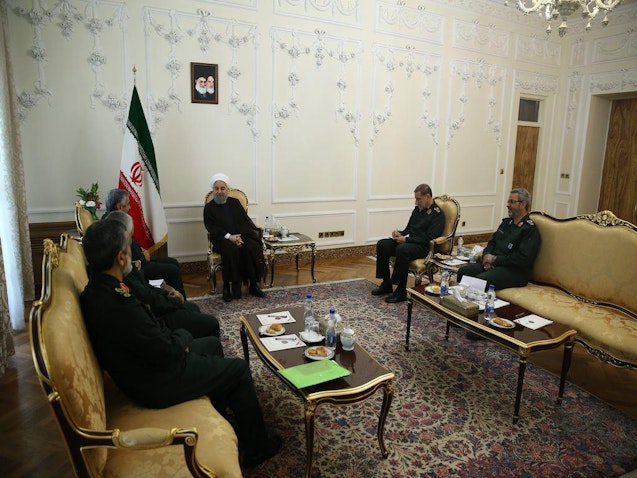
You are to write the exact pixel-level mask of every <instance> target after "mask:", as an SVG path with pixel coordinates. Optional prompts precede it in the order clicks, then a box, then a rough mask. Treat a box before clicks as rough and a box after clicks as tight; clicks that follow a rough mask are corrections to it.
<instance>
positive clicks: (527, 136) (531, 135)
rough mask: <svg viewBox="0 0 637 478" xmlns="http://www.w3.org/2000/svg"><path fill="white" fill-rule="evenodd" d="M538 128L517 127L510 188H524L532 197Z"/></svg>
mask: <svg viewBox="0 0 637 478" xmlns="http://www.w3.org/2000/svg"><path fill="white" fill-rule="evenodd" d="M539 136H540V128H539V127H538V126H518V132H517V139H516V142H515V160H514V162H513V183H512V188H525V189H526V190H527V191H529V192H530V193H531V198H532V197H533V180H534V178H535V162H536V160H537V143H538V138H539Z"/></svg>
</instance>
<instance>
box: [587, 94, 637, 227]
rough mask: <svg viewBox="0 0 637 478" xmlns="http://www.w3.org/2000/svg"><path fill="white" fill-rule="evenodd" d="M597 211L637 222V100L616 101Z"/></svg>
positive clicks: (609, 130)
mask: <svg viewBox="0 0 637 478" xmlns="http://www.w3.org/2000/svg"><path fill="white" fill-rule="evenodd" d="M597 209H598V211H603V210H605V209H608V210H610V211H612V212H613V213H614V214H615V215H616V216H617V217H619V218H621V219H624V220H626V221H630V222H633V223H634V222H635V221H637V218H636V217H635V214H637V99H629V100H614V101H613V104H612V106H611V114H610V120H609V125H608V138H607V140H606V154H605V157H604V169H603V171H602V184H601V187H600V191H599V203H598V208H597Z"/></svg>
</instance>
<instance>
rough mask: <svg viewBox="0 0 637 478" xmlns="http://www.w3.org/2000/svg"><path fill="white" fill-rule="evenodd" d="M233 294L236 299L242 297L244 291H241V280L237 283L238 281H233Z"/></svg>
mask: <svg viewBox="0 0 637 478" xmlns="http://www.w3.org/2000/svg"><path fill="white" fill-rule="evenodd" d="M232 296H233V297H234V298H235V299H240V298H241V297H242V293H241V282H239V283H237V282H233V283H232Z"/></svg>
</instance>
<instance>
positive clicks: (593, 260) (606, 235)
mask: <svg viewBox="0 0 637 478" xmlns="http://www.w3.org/2000/svg"><path fill="white" fill-rule="evenodd" d="M600 215H601V216H600V217H602V219H603V213H600ZM531 218H532V219H533V221H534V222H535V223H536V224H537V227H538V229H539V230H540V234H541V236H542V244H541V246H540V251H539V253H538V256H537V258H536V260H535V264H534V266H533V275H532V277H531V280H532V281H533V282H541V283H546V284H551V285H557V286H559V287H561V288H563V289H566V290H568V291H569V292H572V293H574V294H576V295H578V296H580V297H584V298H587V299H590V300H592V301H595V302H605V303H609V304H615V305H617V306H619V307H621V308H624V309H626V310H629V311H632V312H633V313H637V294H635V293H634V289H635V284H637V233H635V231H634V230H633V229H630V228H629V227H626V226H621V225H617V226H616V225H612V224H611V225H600V224H598V223H596V222H594V221H592V220H588V219H584V218H572V219H564V220H558V219H554V218H552V217H550V216H547V215H543V214H542V213H537V212H533V213H531Z"/></svg>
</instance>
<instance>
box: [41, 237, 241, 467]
mask: <svg viewBox="0 0 637 478" xmlns="http://www.w3.org/2000/svg"><path fill="white" fill-rule="evenodd" d="M44 249H45V251H44V259H43V263H42V278H43V285H42V295H41V298H40V300H37V301H35V303H34V305H33V308H32V310H31V315H30V322H29V331H30V339H31V347H32V353H33V361H34V364H35V370H36V372H37V375H38V378H39V380H40V383H41V385H42V388H43V390H44V393H45V395H46V398H47V400H48V402H49V404H50V406H51V408H52V411H53V414H54V417H55V419H56V421H57V423H58V425H59V428H60V431H61V432H62V435H63V437H64V441H65V444H66V447H67V450H68V452H69V457H70V459H71V464H72V466H73V468H74V471H75V473H76V475H77V476H80V477H88V476H99V477H137V476H153V477H171V478H172V477H175V476H191V475H192V476H196V477H232V478H238V477H241V469H240V467H239V461H238V450H237V437H236V435H235V433H234V431H233V429H232V427H231V425H230V424H229V423H228V422H227V421H226V420H225V419H224V418H223V417H222V416H221V415H220V414H219V413H218V412H217V410H215V408H214V407H213V406H212V404H211V403H210V400H209V399H208V398H207V397H201V398H199V399H196V400H191V401H189V402H185V403H181V404H179V405H175V406H173V407H169V408H165V409H158V410H151V409H145V408H142V407H140V406H137V405H135V404H134V403H132V402H130V401H129V400H128V399H127V398H126V397H125V396H124V395H123V394H122V393H121V392H120V391H119V390H118V389H117V388H116V387H115V385H114V384H113V383H112V381H111V380H110V379H109V378H108V376H107V375H105V374H103V372H102V370H101V368H100V366H99V363H98V361H97V358H96V357H95V355H94V353H93V349H92V346H91V343H90V339H89V337H88V334H87V332H86V328H85V326H84V319H83V317H82V312H81V308H80V302H79V295H80V293H81V291H82V290H83V289H84V287H85V286H86V284H87V282H88V278H87V273H86V265H85V259H84V253H83V251H82V246H81V245H80V244H79V242H77V241H75V240H72V239H69V237H68V236H67V235H66V234H63V235H62V238H61V240H60V245H59V246H58V245H56V244H54V243H53V241H51V240H50V239H46V240H45V242H44Z"/></svg>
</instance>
